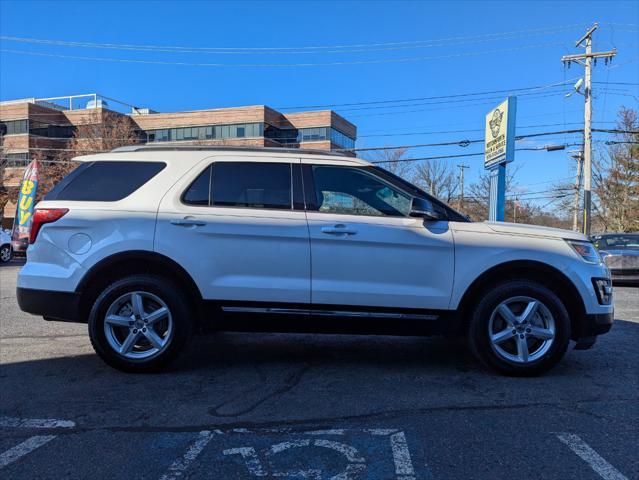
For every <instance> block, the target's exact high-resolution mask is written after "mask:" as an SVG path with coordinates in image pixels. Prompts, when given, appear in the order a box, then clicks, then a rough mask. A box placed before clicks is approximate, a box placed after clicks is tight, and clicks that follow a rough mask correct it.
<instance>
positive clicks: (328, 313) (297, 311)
mask: <svg viewBox="0 0 639 480" xmlns="http://www.w3.org/2000/svg"><path fill="white" fill-rule="evenodd" d="M222 310H223V311H224V312H225V313H254V314H260V315H263V314H267V315H309V316H310V315H312V316H321V317H340V318H344V317H349V318H378V319H402V320H438V319H439V315H434V314H418V313H403V312H376V311H355V310H322V309H308V308H277V307H238V306H222Z"/></svg>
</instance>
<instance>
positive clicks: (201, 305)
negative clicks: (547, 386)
mask: <svg viewBox="0 0 639 480" xmlns="http://www.w3.org/2000/svg"><path fill="white" fill-rule="evenodd" d="M77 160H79V161H80V162H81V165H80V166H79V167H78V168H77V169H75V170H74V171H73V172H72V173H70V174H69V175H68V176H67V177H66V178H64V179H63V180H62V181H61V182H60V183H59V184H58V185H57V186H56V187H55V188H54V189H53V190H52V191H51V192H50V193H49V194H48V195H47V196H46V198H45V199H44V201H42V202H40V203H39V204H38V205H37V206H36V210H35V214H34V220H33V227H32V230H31V238H30V246H29V249H28V259H27V263H26V264H25V266H24V267H23V268H22V269H21V270H20V273H19V276H18V289H17V296H18V302H19V305H20V307H21V308H22V310H24V311H26V312H30V313H34V314H38V315H42V316H44V318H45V319H47V320H63V321H73V322H87V323H88V328H89V335H90V338H91V342H92V344H93V347H94V348H95V351H96V352H97V353H98V355H99V356H100V357H102V359H103V360H104V361H105V362H106V363H108V364H109V365H111V366H113V367H115V368H118V369H121V370H125V371H134V372H137V371H149V370H157V369H159V368H161V367H163V366H165V365H166V364H167V363H168V362H169V361H171V360H172V359H173V358H174V357H175V356H176V355H177V354H178V352H179V351H181V350H182V349H183V347H184V345H185V342H186V341H187V339H188V338H189V336H190V335H191V332H193V331H194V330H200V329H202V328H204V327H208V326H213V328H216V329H228V330H245V329H252V330H280V331H282V330H283V331H319V332H327V331H333V332H334V331H340V332H344V331H348V332H359V333H363V332H365V333H411V334H420V335H422V334H424V335H425V334H435V333H437V334H445V335H451V336H452V335H459V334H463V335H466V336H467V338H468V341H469V344H470V347H471V349H472V351H473V352H474V354H475V355H476V356H477V358H478V359H479V360H480V361H481V362H483V363H484V364H485V365H487V366H489V367H491V368H493V369H495V370H497V371H499V372H502V373H505V374H510V375H535V374H539V373H541V372H544V371H546V370H548V369H549V368H551V367H552V366H553V365H555V364H556V363H557V362H558V361H559V360H560V359H561V358H562V357H563V355H564V353H565V352H566V349H567V347H568V345H569V341H570V340H571V339H572V340H574V341H575V342H576V348H578V349H585V348H589V347H591V346H592V345H593V344H594V343H595V339H596V336H597V335H600V334H602V333H605V332H607V331H608V330H609V329H610V327H611V325H612V320H613V301H612V287H611V281H610V273H609V271H608V268H607V267H606V266H605V265H604V264H603V262H602V260H601V257H600V256H599V253H598V252H597V250H596V249H595V248H594V246H593V244H592V243H591V242H590V241H589V240H588V239H587V238H586V237H584V236H583V235H581V234H578V233H574V232H571V231H566V230H558V229H552V228H542V227H536V226H531V225H517V224H508V223H500V222H494V223H490V222H488V223H473V222H471V221H469V220H468V219H467V217H465V216H464V215H461V214H459V213H458V212H456V211H455V210H453V209H452V208H451V207H449V206H447V205H445V204H444V203H442V202H440V201H439V200H437V199H436V198H434V197H432V196H430V195H428V194H427V193H425V192H423V191H422V190H420V189H419V188H417V187H415V186H414V185H412V184H410V183H408V182H407V181H405V180H403V179H401V178H399V177H397V176H395V175H393V174H391V173H389V172H387V171H386V170H384V169H382V168H379V167H376V166H374V165H371V164H370V163H368V162H365V161H363V160H361V159H357V158H352V157H348V156H341V155H336V154H329V153H328V152H321V153H318V152H314V151H307V150H300V149H290V150H287V149H268V148H264V149H238V148H236V149H233V148H229V147H223V148H215V147H190V148H189V147H174V146H172V147H168V148H167V147H155V146H136V147H124V148H120V149H116V150H114V151H112V152H111V153H103V154H97V155H89V156H84V157H79V158H77Z"/></svg>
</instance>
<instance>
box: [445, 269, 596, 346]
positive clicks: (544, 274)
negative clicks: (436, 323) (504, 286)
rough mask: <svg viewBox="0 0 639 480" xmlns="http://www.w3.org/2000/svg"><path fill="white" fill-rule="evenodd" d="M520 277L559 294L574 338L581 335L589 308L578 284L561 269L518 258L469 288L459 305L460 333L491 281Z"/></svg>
mask: <svg viewBox="0 0 639 480" xmlns="http://www.w3.org/2000/svg"><path fill="white" fill-rule="evenodd" d="M516 278H517V279H525V280H533V281H537V282H539V283H541V284H542V285H544V286H545V287H547V288H549V289H550V290H552V291H553V292H554V293H555V294H557V296H559V298H560V299H561V301H562V302H563V304H564V306H565V307H566V310H567V311H568V315H569V317H570V327H571V338H573V339H576V338H579V336H580V328H581V319H583V318H584V316H585V312H586V308H585V305H584V303H583V299H582V298H581V295H580V293H579V291H578V290H577V287H575V285H574V284H573V283H572V281H571V280H570V279H569V278H568V277H567V276H566V275H565V274H564V273H563V272H562V271H560V270H559V269H557V268H555V267H553V266H552V265H549V264H547V263H543V262H539V261H534V260H515V261H510V262H505V263H501V264H498V265H495V266H493V267H491V268H490V269H488V270H486V271H485V272H483V273H482V274H481V275H479V276H478V277H477V278H476V279H475V280H474V281H473V282H472V283H471V284H470V286H469V287H468V288H467V289H466V291H465V292H464V295H463V296H462V298H461V300H460V302H459V305H458V307H457V311H458V313H459V318H460V319H461V321H460V322H459V324H460V325H459V326H460V328H461V329H462V331H461V332H460V333H465V332H466V331H467V328H468V321H469V317H470V311H471V310H472V308H473V306H474V305H475V304H476V303H477V300H478V298H479V297H480V295H481V294H482V293H483V292H484V291H485V290H486V289H487V288H489V286H490V285H494V284H495V283H497V282H502V281H504V280H508V279H516Z"/></svg>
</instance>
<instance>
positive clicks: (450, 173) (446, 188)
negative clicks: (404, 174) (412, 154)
mask: <svg viewBox="0 0 639 480" xmlns="http://www.w3.org/2000/svg"><path fill="white" fill-rule="evenodd" d="M413 181H414V182H415V183H416V184H417V186H419V187H420V188H421V189H422V190H425V191H427V192H429V193H430V194H431V195H434V196H435V197H437V198H439V199H440V200H441V201H443V202H446V203H450V202H451V200H452V199H453V198H454V197H456V196H457V194H458V192H459V176H458V175H457V174H456V172H455V167H454V166H453V165H452V164H451V163H450V162H447V161H446V160H427V161H425V162H422V163H420V164H419V165H418V166H417V167H416V168H415V175H414V178H413Z"/></svg>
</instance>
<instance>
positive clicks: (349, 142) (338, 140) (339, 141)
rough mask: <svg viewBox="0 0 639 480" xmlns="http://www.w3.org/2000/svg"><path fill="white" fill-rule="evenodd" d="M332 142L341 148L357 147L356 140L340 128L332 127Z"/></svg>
mask: <svg viewBox="0 0 639 480" xmlns="http://www.w3.org/2000/svg"><path fill="white" fill-rule="evenodd" d="M331 143H334V144H335V145H337V146H338V147H341V148H355V140H354V139H352V138H351V137H348V136H346V135H344V134H343V133H342V132H340V131H339V130H336V129H334V128H331Z"/></svg>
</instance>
